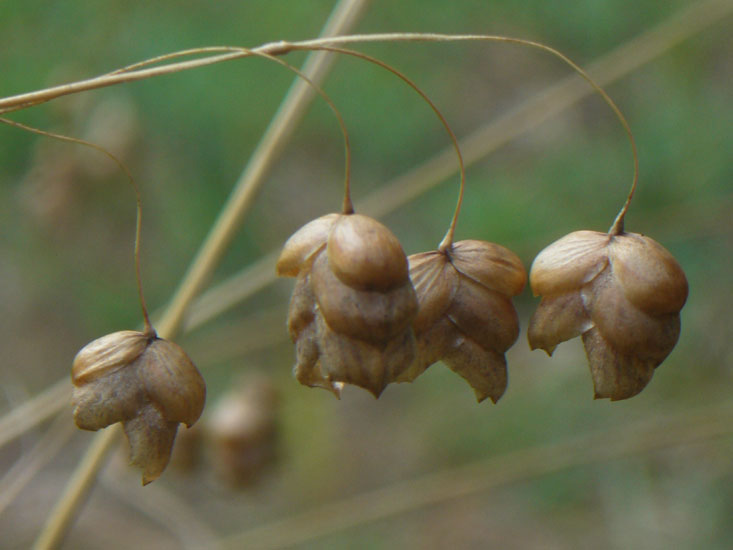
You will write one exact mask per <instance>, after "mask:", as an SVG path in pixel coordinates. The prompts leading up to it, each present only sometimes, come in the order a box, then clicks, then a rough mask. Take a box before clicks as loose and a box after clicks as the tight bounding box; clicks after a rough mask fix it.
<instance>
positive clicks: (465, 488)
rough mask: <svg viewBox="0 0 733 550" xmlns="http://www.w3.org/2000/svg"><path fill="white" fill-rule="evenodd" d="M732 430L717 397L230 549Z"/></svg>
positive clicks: (478, 466)
mask: <svg viewBox="0 0 733 550" xmlns="http://www.w3.org/2000/svg"><path fill="white" fill-rule="evenodd" d="M731 434H733V407H731V404H730V403H729V402H724V403H718V404H716V405H713V406H708V407H705V408H703V409H700V410H697V411H684V412H676V413H668V414H662V415H659V416H657V417H656V418H654V419H652V420H645V421H640V422H637V423H635V424H631V425H625V426H623V427H619V428H615V429H606V430H601V431H598V432H593V433H589V434H585V435H581V436H578V437H575V438H572V439H569V440H566V441H562V442H559V443H552V444H547V445H540V446H535V447H530V448H527V449H521V450H518V451H514V452H510V453H507V454H504V455H501V456H494V457H491V458H486V459H483V460H479V461H477V462H473V463H470V464H466V465H463V466H458V467H455V468H449V469H447V470H442V471H438V472H434V473H431V474H428V475H426V476H424V477H421V478H417V479H413V480H409V481H405V482H402V483H395V484H393V485H390V486H388V487H384V488H382V489H376V490H374V491H371V492H367V493H363V494H360V495H356V496H353V497H350V498H348V499H344V500H341V501H337V502H332V503H328V504H325V505H321V506H318V507H316V508H313V509H311V510H308V511H306V512H302V513H300V514H296V515H293V516H291V517H286V518H284V519H281V520H276V521H273V522H271V523H269V524H265V525H260V526H258V527H255V528H253V529H249V530H246V531H244V532H242V533H239V534H236V535H233V536H230V537H228V538H226V539H225V540H224V541H223V544H222V546H224V547H226V548H258V549H261V550H264V549H274V548H286V547H292V546H296V545H299V544H303V543H307V542H311V541H313V540H317V539H320V538H322V537H325V536H327V535H330V534H334V533H337V532H340V531H344V530H347V529H352V528H356V527H360V526H363V525H366V524H369V523H373V522H375V521H379V520H382V519H385V518H391V517H394V516H398V515H400V514H404V513H406V512H411V511H415V510H419V509H421V508H425V507H427V506H432V505H436V504H439V503H444V502H446V501H450V500H455V499H460V498H464V497H467V496H470V495H476V494H478V493H483V492H486V491H488V490H490V489H494V488H497V487H501V486H504V485H508V484H510V483H517V482H520V481H524V480H528V479H532V478H536V477H540V476H544V475H549V474H552V473H555V472H559V471H562V470H566V469H569V468H573V467H578V466H583V465H588V464H595V463H599V462H609V461H612V460H617V459H620V458H624V457H628V456H634V455H639V454H644V453H650V452H653V451H658V450H663V449H667V448H673V447H684V446H687V445H693V444H696V443H700V442H705V441H710V440H712V439H716V438H720V437H730V436H731Z"/></svg>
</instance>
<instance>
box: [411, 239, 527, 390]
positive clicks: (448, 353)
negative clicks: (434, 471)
mask: <svg viewBox="0 0 733 550" xmlns="http://www.w3.org/2000/svg"><path fill="white" fill-rule="evenodd" d="M409 262H410V277H411V279H412V283H413V285H414V286H415V291H416V292H417V298H418V303H419V310H418V314H417V318H416V319H415V323H414V328H415V335H416V337H417V343H418V360H417V361H416V363H415V365H414V366H413V368H412V369H411V370H410V371H409V372H408V373H406V374H407V377H408V378H409V379H410V380H412V379H414V378H415V377H417V376H419V375H420V374H421V373H422V372H423V371H425V369H426V368H427V367H429V366H430V365H432V364H433V363H435V362H436V361H439V360H443V362H444V363H445V364H446V365H448V367H450V368H451V370H453V371H454V372H455V373H457V374H459V375H460V376H462V377H463V378H465V379H466V381H467V382H468V383H469V384H470V385H471V387H472V388H473V389H474V392H475V393H476V398H477V399H478V401H479V402H481V401H483V400H484V399H486V398H487V397H489V398H491V400H492V401H493V402H494V403H496V402H497V401H498V400H499V398H500V397H501V396H502V395H503V393H504V390H505V389H506V385H507V369H506V358H505V357H504V353H505V352H506V351H507V350H508V349H509V348H510V347H511V346H512V345H513V344H514V342H515V341H516V340H517V336H518V335H519V319H518V317H517V312H516V310H515V309H514V306H513V305H512V302H511V297H512V296H516V295H517V294H519V293H520V292H521V291H522V289H523V288H524V285H525V283H526V282H527V273H526V272H525V270H524V266H523V265H522V262H521V260H520V259H519V258H518V257H517V256H516V254H514V253H513V252H512V251H510V250H508V249H506V248H504V247H503V246H499V245H498V244H493V243H489V242H485V241H476V240H466V241H459V242H456V243H453V244H452V245H451V246H450V247H447V249H446V250H445V251H441V250H435V251H433V252H423V253H422V254H413V255H412V256H410V257H409Z"/></svg>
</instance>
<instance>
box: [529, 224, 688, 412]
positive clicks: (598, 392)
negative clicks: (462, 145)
mask: <svg viewBox="0 0 733 550" xmlns="http://www.w3.org/2000/svg"><path fill="white" fill-rule="evenodd" d="M530 285H531V286H532V290H533V292H534V294H535V295H541V296H542V301H541V302H540V306H539V307H538V309H537V311H536V312H535V313H534V315H533V316H532V319H531V320H530V324H529V331H528V336H529V343H530V347H531V348H532V349H538V348H540V349H544V350H545V351H547V353H548V354H552V352H553V351H554V349H555V347H556V346H557V345H558V344H559V343H560V342H564V341H565V340H569V339H570V338H574V337H575V336H580V335H582V337H583V344H584V346H585V351H586V355H587V357H588V362H589V364H590V369H591V374H592V376H593V383H594V388H595V396H596V398H603V397H607V398H610V399H611V400H619V399H626V398H628V397H632V396H634V395H636V394H637V393H639V392H640V391H641V390H642V389H644V387H645V386H646V385H647V384H648V383H649V380H651V377H652V375H653V373H654V369H655V368H656V367H657V366H659V365H660V364H661V363H662V361H664V359H665V358H666V357H667V355H669V353H670V352H671V351H672V349H673V348H674V346H675V344H676V343H677V339H678V337H679V331H680V316H679V312H680V310H681V309H682V306H684V304H685V301H686V300H687V293H688V286H687V279H686V278H685V274H684V272H683V271H682V268H681V267H680V265H679V264H678V263H677V261H676V260H675V259H674V257H673V256H672V255H671V254H670V253H669V252H668V251H667V250H666V249H665V248H664V247H662V246H661V245H660V244H658V243H657V242H655V241H654V240H652V239H650V238H649V237H646V236H644V235H639V234H636V233H621V234H619V235H609V234H606V233H598V232H595V231H576V232H574V233H571V234H569V235H566V236H565V237H563V238H561V239H560V240H558V241H556V242H554V243H553V244H551V245H550V246H548V247H547V248H545V249H544V250H543V251H542V252H540V253H539V254H538V256H537V258H535V261H534V263H533V264H532V269H531V272H530Z"/></svg>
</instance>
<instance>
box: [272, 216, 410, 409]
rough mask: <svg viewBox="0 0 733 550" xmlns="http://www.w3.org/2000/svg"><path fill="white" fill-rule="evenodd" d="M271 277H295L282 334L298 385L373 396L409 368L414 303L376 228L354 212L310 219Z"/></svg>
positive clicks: (399, 259)
mask: <svg viewBox="0 0 733 550" xmlns="http://www.w3.org/2000/svg"><path fill="white" fill-rule="evenodd" d="M277 273H278V275H280V276H288V277H297V281H296V284H295V289H294V290H293V295H292V298H291V300H290V311H289V314H288V330H289V332H290V337H291V338H292V340H293V342H295V346H296V359H297V362H296V365H295V368H294V373H295V376H296V378H297V379H298V381H300V382H301V383H302V384H305V385H307V386H311V387H322V388H325V389H328V390H330V391H332V392H333V393H334V394H335V395H336V396H339V395H340V391H341V388H342V387H343V384H345V383H346V384H354V385H356V386H360V387H362V388H365V389H367V390H369V391H370V392H372V393H373V394H374V395H375V396H377V397H378V396H379V395H380V394H381V393H382V391H383V390H384V388H385V387H386V386H387V384H389V383H391V382H394V381H397V380H398V379H399V377H400V376H401V375H402V373H403V372H404V371H405V370H407V369H408V368H409V367H410V366H411V365H412V363H413V361H414V359H415V354H416V346H415V337H414V334H413V330H412V321H413V319H414V318H415V314H416V312H417V299H416V297H415V291H414V289H413V287H412V284H411V283H410V278H409V276H408V269H407V258H406V257H405V253H404V252H403V250H402V247H401V246H400V243H399V241H398V240H397V238H396V237H395V236H394V235H393V234H392V233H391V232H390V231H389V229H387V228H386V227H385V226H384V225H382V224H381V223H379V222H377V221H376V220H374V219H372V218H369V217H367V216H362V215H360V214H328V215H326V216H322V217H320V218H318V219H316V220H313V221H312V222H310V223H308V224H306V225H305V226H303V227H302V228H301V229H299V230H298V231H297V232H296V233H295V234H293V235H292V236H291V237H290V238H289V239H288V241H287V242H286V243H285V246H284V248H283V251H282V253H281V255H280V258H279V260H278V262H277Z"/></svg>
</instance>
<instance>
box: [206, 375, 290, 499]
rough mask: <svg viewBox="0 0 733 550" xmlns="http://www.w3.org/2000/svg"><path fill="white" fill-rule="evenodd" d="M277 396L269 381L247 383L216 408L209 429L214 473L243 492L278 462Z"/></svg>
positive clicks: (222, 399) (236, 387)
mask: <svg viewBox="0 0 733 550" xmlns="http://www.w3.org/2000/svg"><path fill="white" fill-rule="evenodd" d="M277 402H278V399H277V392H276V390H275V387H274V386H273V385H272V382H271V381H270V380H269V379H267V378H252V379H249V380H244V381H242V383H240V384H237V385H236V386H235V387H234V388H232V389H231V390H229V391H228V392H226V393H225V394H224V395H223V396H222V397H221V398H220V399H219V400H218V401H217V403H216V404H215V405H214V409H213V411H212V413H211V416H209V417H208V418H207V422H206V427H207V429H208V437H209V440H210V441H209V442H210V453H211V463H212V467H213V469H214V473H215V474H216V476H217V478H219V479H220V480H221V481H222V482H223V483H225V484H227V485H229V486H231V487H234V488H243V487H247V486H250V485H252V484H253V483H254V482H256V481H257V480H258V479H259V478H260V476H261V475H262V473H263V472H264V471H265V470H266V469H267V468H268V467H269V466H271V465H272V464H273V463H274V462H275V461H276V459H277V439H278V438H277V435H278V430H277Z"/></svg>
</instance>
